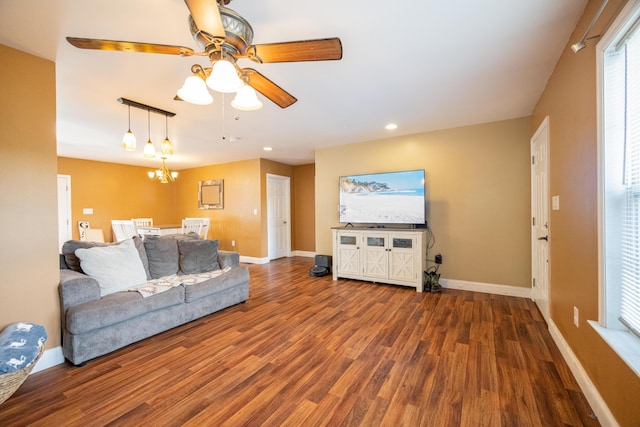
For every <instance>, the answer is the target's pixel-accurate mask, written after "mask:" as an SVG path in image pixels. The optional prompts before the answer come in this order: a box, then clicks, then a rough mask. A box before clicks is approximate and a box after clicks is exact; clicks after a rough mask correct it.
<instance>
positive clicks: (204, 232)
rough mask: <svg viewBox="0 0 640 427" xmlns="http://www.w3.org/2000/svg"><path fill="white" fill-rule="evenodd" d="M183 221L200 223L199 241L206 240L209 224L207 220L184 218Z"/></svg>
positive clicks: (209, 221)
mask: <svg viewBox="0 0 640 427" xmlns="http://www.w3.org/2000/svg"><path fill="white" fill-rule="evenodd" d="M185 220H187V221H192V220H195V221H200V222H201V223H202V230H201V232H200V238H201V239H206V238H207V236H208V234H209V224H210V223H211V220H210V219H209V218H185Z"/></svg>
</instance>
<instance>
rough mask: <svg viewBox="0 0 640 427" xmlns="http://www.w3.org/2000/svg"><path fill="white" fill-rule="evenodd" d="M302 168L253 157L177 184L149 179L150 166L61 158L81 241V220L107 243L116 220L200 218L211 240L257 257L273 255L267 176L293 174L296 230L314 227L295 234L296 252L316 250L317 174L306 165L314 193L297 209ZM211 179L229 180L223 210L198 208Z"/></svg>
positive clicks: (188, 172)
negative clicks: (202, 189) (296, 189)
mask: <svg viewBox="0 0 640 427" xmlns="http://www.w3.org/2000/svg"><path fill="white" fill-rule="evenodd" d="M311 166H313V165H311ZM299 168H300V167H297V166H290V165H285V164H282V163H278V162H273V161H270V160H265V159H253V160H246V161H240V162H232V163H224V164H218V165H210V166H203V167H198V168H191V169H185V170H182V171H180V173H179V176H178V179H177V180H176V181H175V182H170V183H168V184H160V183H159V182H158V181H151V180H149V178H148V177H147V171H148V168H145V167H140V166H129V165H121V164H116V163H106V162H96V161H93V160H82V159H71V158H65V157H60V158H58V173H59V174H65V175H70V176H71V198H72V219H73V238H76V239H77V238H78V227H77V223H78V221H79V220H87V221H89V222H90V224H91V228H100V229H102V230H103V233H104V235H105V239H106V240H107V241H111V240H112V235H111V220H112V219H128V218H132V217H151V218H153V221H154V224H158V225H161V224H180V221H181V220H182V218H185V217H200V218H209V219H210V221H211V227H210V229H209V236H208V237H209V238H216V239H219V240H220V247H221V249H226V250H236V251H238V252H240V254H241V255H243V256H247V257H254V258H266V257H267V256H268V247H267V219H266V212H267V209H266V175H267V174H268V173H269V174H275V175H281V176H288V177H290V178H291V180H292V192H291V193H292V202H291V210H292V223H293V224H292V231H294V230H295V227H296V224H297V223H298V222H300V223H301V224H306V227H307V228H308V227H311V231H307V233H306V235H305V233H302V234H301V235H300V236H299V237H296V236H297V235H296V234H295V233H292V249H293V250H297V249H299V248H298V245H299V246H300V248H305V249H300V250H308V251H313V250H314V241H313V237H314V236H313V225H314V222H313V175H312V174H311V175H310V176H309V173H308V171H306V172H305V168H304V167H302V168H301V169H300V170H301V172H300V173H299V175H300V177H299V180H300V181H301V183H303V184H304V185H306V187H307V189H308V191H309V192H310V194H309V193H305V194H303V195H302V196H301V202H302V203H304V206H302V207H300V208H299V209H298V210H296V208H295V205H296V203H297V202H296V200H295V197H294V196H293V187H294V182H295V178H294V171H296V170H298V169H299ZM308 169H309V168H308V166H307V168H306V170H308ZM312 170H313V169H312V168H311V171H312ZM311 173H313V172H311ZM206 180H223V181H224V198H223V202H224V209H206V210H201V209H199V208H198V182H199V181H206ZM84 208H92V209H93V214H92V215H86V214H83V213H82V212H83V209H84ZM254 210H255V211H256V212H257V213H256V214H254ZM295 212H299V213H298V214H296V213H295ZM308 215H311V217H308ZM232 241H235V246H232V245H231V244H232Z"/></svg>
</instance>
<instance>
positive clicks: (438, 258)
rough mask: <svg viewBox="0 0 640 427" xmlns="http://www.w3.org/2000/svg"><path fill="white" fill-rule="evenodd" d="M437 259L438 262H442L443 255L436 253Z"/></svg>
mask: <svg viewBox="0 0 640 427" xmlns="http://www.w3.org/2000/svg"><path fill="white" fill-rule="evenodd" d="M435 261H436V264H442V255H441V254H438V255H436V259H435Z"/></svg>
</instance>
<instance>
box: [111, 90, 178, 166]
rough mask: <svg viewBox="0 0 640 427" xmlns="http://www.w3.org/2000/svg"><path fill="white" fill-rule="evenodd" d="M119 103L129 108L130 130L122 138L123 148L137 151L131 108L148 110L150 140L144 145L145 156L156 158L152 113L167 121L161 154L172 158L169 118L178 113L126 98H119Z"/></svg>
mask: <svg viewBox="0 0 640 427" xmlns="http://www.w3.org/2000/svg"><path fill="white" fill-rule="evenodd" d="M118 102H119V103H121V104H125V105H127V106H128V108H129V130H128V131H127V133H125V134H124V137H123V138H122V146H123V148H124V149H125V150H127V151H135V150H136V137H135V135H134V134H133V132H131V107H134V108H139V109H141V110H147V133H148V140H147V143H146V144H145V145H144V151H143V153H144V156H145V157H149V158H153V157H155V156H156V149H155V147H154V145H153V142H151V113H152V112H153V113H156V114H161V115H163V116H164V119H165V137H164V141H162V145H161V147H160V152H161V153H162V155H163V156H170V155H172V154H173V144H172V143H171V141H170V140H169V117H173V116H175V115H176V113H172V112H170V111H165V110H161V109H160V108H156V107H152V106H151V105H146V104H142V103H140V102H136V101H132V100H130V99H126V98H118Z"/></svg>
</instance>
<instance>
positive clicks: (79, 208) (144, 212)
mask: <svg viewBox="0 0 640 427" xmlns="http://www.w3.org/2000/svg"><path fill="white" fill-rule="evenodd" d="M149 170H150V169H149V168H145V167H140V166H127V165H120V164H117V163H106V162H96V161H91V160H80V159H70V158H66V157H60V158H58V173H59V174H63V175H70V176H71V218H72V233H73V235H72V237H73V238H74V239H77V238H78V221H81V220H82V221H89V223H90V224H91V228H94V229H102V232H103V234H104V237H105V240H106V241H107V242H110V241H112V240H113V238H112V231H111V220H112V219H131V218H142V217H144V218H153V222H154V224H158V225H160V224H176V223H180V221H179V218H180V217H179V216H178V212H177V206H176V205H177V204H176V194H177V185H176V183H171V182H170V183H168V184H160V183H158V181H152V180H150V179H149V178H148V176H147V171H149ZM196 200H197V199H196ZM84 208H92V209H93V214H92V215H87V214H83V213H82V212H83V209H84Z"/></svg>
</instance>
